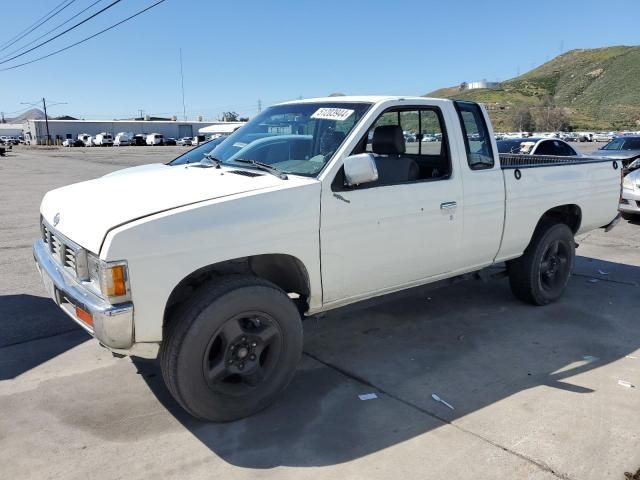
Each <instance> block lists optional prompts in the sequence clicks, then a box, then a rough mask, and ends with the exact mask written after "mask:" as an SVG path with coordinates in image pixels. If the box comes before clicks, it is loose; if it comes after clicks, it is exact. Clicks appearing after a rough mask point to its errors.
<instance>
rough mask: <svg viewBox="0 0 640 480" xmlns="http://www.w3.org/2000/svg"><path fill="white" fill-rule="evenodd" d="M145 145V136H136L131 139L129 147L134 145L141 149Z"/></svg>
mask: <svg viewBox="0 0 640 480" xmlns="http://www.w3.org/2000/svg"><path fill="white" fill-rule="evenodd" d="M146 144H147V136H146V135H141V134H136V135H134V136H133V137H131V145H134V146H136V147H142V146H145V145H146Z"/></svg>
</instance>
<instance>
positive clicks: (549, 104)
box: [534, 97, 569, 132]
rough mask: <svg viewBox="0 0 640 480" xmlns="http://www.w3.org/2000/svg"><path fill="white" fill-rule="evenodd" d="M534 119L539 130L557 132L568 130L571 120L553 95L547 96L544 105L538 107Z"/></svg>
mask: <svg viewBox="0 0 640 480" xmlns="http://www.w3.org/2000/svg"><path fill="white" fill-rule="evenodd" d="M534 120H535V124H536V129H537V130H542V131H547V132H557V131H562V130H566V129H567V128H568V126H569V120H568V117H567V114H566V113H565V109H564V108H561V107H558V106H556V105H555V103H554V101H553V98H552V97H546V98H544V100H543V101H542V106H541V107H538V108H536V111H535V114H534Z"/></svg>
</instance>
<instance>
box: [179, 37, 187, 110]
mask: <svg viewBox="0 0 640 480" xmlns="http://www.w3.org/2000/svg"><path fill="white" fill-rule="evenodd" d="M180 81H181V83H182V118H183V119H184V121H185V122H186V121H187V109H186V107H185V106H184V74H183V73H182V48H181V49H180Z"/></svg>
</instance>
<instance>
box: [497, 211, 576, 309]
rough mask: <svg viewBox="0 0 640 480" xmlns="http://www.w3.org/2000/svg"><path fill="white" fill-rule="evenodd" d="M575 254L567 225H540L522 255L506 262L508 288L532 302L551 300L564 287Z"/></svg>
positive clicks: (524, 299)
mask: <svg viewBox="0 0 640 480" xmlns="http://www.w3.org/2000/svg"><path fill="white" fill-rule="evenodd" d="M575 254H576V250H575V242H574V239H573V232H572V231H571V229H570V228H569V227H568V226H567V225H565V224H564V223H556V224H543V225H542V226H541V227H539V228H538V229H537V230H536V232H535V233H534V235H533V238H532V240H531V243H530V244H529V246H528V247H527V249H526V250H525V251H524V254H523V255H522V256H521V257H520V258H517V259H515V260H511V261H510V262H509V263H508V270H509V283H510V285H511V291H512V292H513V294H514V295H515V296H516V297H517V298H518V299H520V300H522V301H523V302H527V303H531V304H533V305H547V304H549V303H552V302H555V301H556V300H558V299H559V298H560V297H561V296H562V294H563V293H564V290H565V288H566V286H567V282H568V281H569V277H570V276H571V271H572V270H573V265H574V263H575Z"/></svg>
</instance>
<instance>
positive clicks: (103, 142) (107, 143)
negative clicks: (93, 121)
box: [93, 132, 113, 147]
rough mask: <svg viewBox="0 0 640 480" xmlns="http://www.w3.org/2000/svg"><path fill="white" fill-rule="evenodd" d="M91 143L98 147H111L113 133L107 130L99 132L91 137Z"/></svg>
mask: <svg viewBox="0 0 640 480" xmlns="http://www.w3.org/2000/svg"><path fill="white" fill-rule="evenodd" d="M93 144H94V145H96V146H98V147H112V146H113V135H111V134H110V133H107V132H101V133H99V134H97V135H96V136H95V138H94V139H93Z"/></svg>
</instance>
